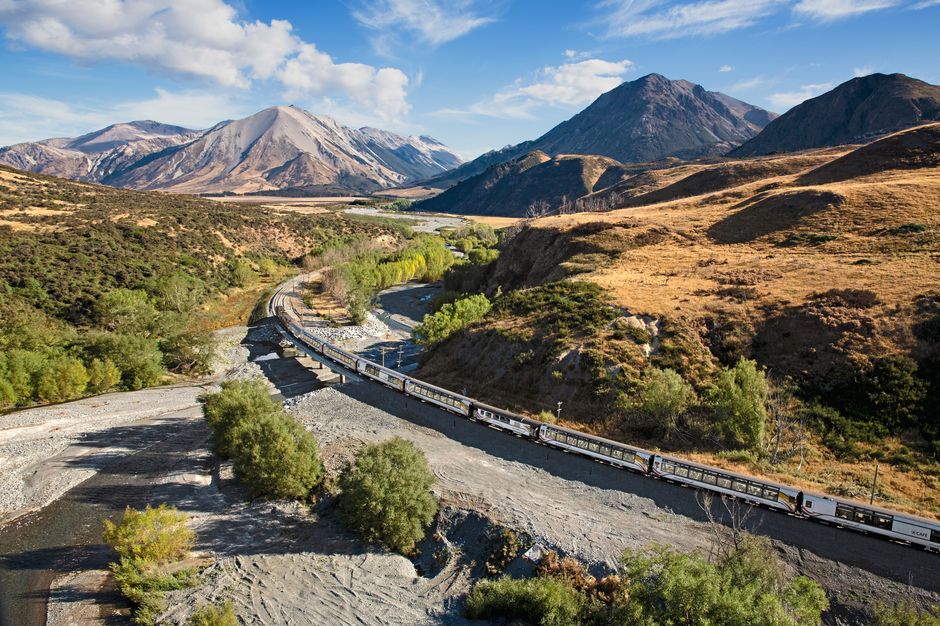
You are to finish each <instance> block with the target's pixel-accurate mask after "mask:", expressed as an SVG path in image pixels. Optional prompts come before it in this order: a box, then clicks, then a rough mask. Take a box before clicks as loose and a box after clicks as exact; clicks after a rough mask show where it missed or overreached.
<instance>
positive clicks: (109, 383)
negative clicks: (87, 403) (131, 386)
mask: <svg viewBox="0 0 940 626" xmlns="http://www.w3.org/2000/svg"><path fill="white" fill-rule="evenodd" d="M119 382H121V370H120V369H118V366H117V365H115V364H114V362H113V361H112V360H111V359H109V358H107V357H105V358H101V359H98V358H95V359H92V360H91V363H89V364H88V391H90V392H91V393H103V392H105V391H108V390H110V389H113V388H114V387H115V386H116V385H117V384H118V383H119Z"/></svg>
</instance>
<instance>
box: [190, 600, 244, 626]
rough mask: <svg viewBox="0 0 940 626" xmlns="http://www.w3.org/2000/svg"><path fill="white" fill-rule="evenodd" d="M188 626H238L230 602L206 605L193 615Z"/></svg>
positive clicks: (233, 608)
mask: <svg viewBox="0 0 940 626" xmlns="http://www.w3.org/2000/svg"><path fill="white" fill-rule="evenodd" d="M189 626H238V618H236V617H235V607H234V606H232V601H231V600H226V601H225V602H220V603H218V604H208V605H206V606H204V607H202V608H200V609H199V610H197V611H196V612H195V613H193V616H192V617H191V618H190V619H189Z"/></svg>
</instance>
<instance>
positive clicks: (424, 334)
mask: <svg viewBox="0 0 940 626" xmlns="http://www.w3.org/2000/svg"><path fill="white" fill-rule="evenodd" d="M492 306H493V305H492V304H491V303H490V301H489V299H488V298H487V297H486V296H485V295H483V294H482V293H481V294H477V295H474V296H469V297H466V298H461V299H459V300H457V301H456V302H452V303H449V304H445V305H444V306H442V307H441V309H440V310H439V311H438V312H437V313H434V314H431V315H425V316H424V320H423V321H422V322H421V324H419V325H418V326H416V327H415V329H414V337H415V341H417V343H419V344H423V345H427V344H433V343H437V342H440V341H443V340H445V339H447V338H448V337H450V336H451V335H453V334H454V333H456V332H457V331H459V330H461V329H463V328H466V327H467V326H469V325H470V324H472V323H473V322H475V321H477V320H479V319H482V318H483V317H484V316H485V315H486V314H487V313H489V312H490V309H491V308H492Z"/></svg>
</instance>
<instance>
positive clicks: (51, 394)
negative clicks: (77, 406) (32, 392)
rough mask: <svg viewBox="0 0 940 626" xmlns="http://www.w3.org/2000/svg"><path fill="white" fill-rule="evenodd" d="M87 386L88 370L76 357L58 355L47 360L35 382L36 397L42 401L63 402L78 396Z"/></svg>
mask: <svg viewBox="0 0 940 626" xmlns="http://www.w3.org/2000/svg"><path fill="white" fill-rule="evenodd" d="M87 386H88V372H87V371H86V370H85V366H84V365H83V364H82V362H81V361H79V360H78V359H74V358H71V357H67V356H60V357H58V358H55V359H53V360H51V361H49V362H48V363H47V364H46V366H45V367H44V368H43V370H42V373H41V374H40V376H39V380H38V382H37V383H36V397H37V398H38V399H39V400H42V401H43V402H63V401H65V400H72V399H74V398H78V397H80V396H81V395H82V394H83V393H85V388H86V387H87Z"/></svg>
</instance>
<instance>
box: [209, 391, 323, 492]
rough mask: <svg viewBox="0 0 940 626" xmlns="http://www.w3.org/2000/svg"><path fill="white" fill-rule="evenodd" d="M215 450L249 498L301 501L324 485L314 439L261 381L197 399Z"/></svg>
mask: <svg viewBox="0 0 940 626" xmlns="http://www.w3.org/2000/svg"><path fill="white" fill-rule="evenodd" d="M201 401H202V403H203V413H204V414H205V416H206V422H207V423H208V424H209V427H210V428H211V429H212V431H213V435H214V436H215V442H216V449H217V450H218V452H219V454H220V455H221V456H223V457H228V458H231V459H232V460H233V461H234V469H235V474H236V476H238V478H239V480H241V481H242V483H243V484H244V485H245V487H246V489H248V492H249V493H250V494H251V495H252V496H262V495H267V496H273V497H277V498H304V497H306V496H307V495H308V494H309V493H310V491H311V490H312V489H313V488H314V487H316V486H317V485H318V484H320V481H321V480H322V479H323V465H322V464H321V463H320V455H319V450H318V447H317V442H316V439H314V437H313V435H311V434H310V433H308V432H307V431H306V430H304V429H303V427H302V426H301V425H300V424H298V423H297V422H296V421H295V420H294V419H293V418H292V417H291V416H289V415H287V414H286V413H284V411H283V410H282V409H281V408H280V407H279V406H278V405H277V404H276V403H275V402H274V401H273V400H272V399H271V396H270V394H269V393H268V390H267V387H266V386H265V385H264V383H263V382H262V381H260V380H239V381H226V382H225V383H223V384H222V389H221V391H219V392H217V393H213V394H207V395H205V396H203V397H202V398H201Z"/></svg>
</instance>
